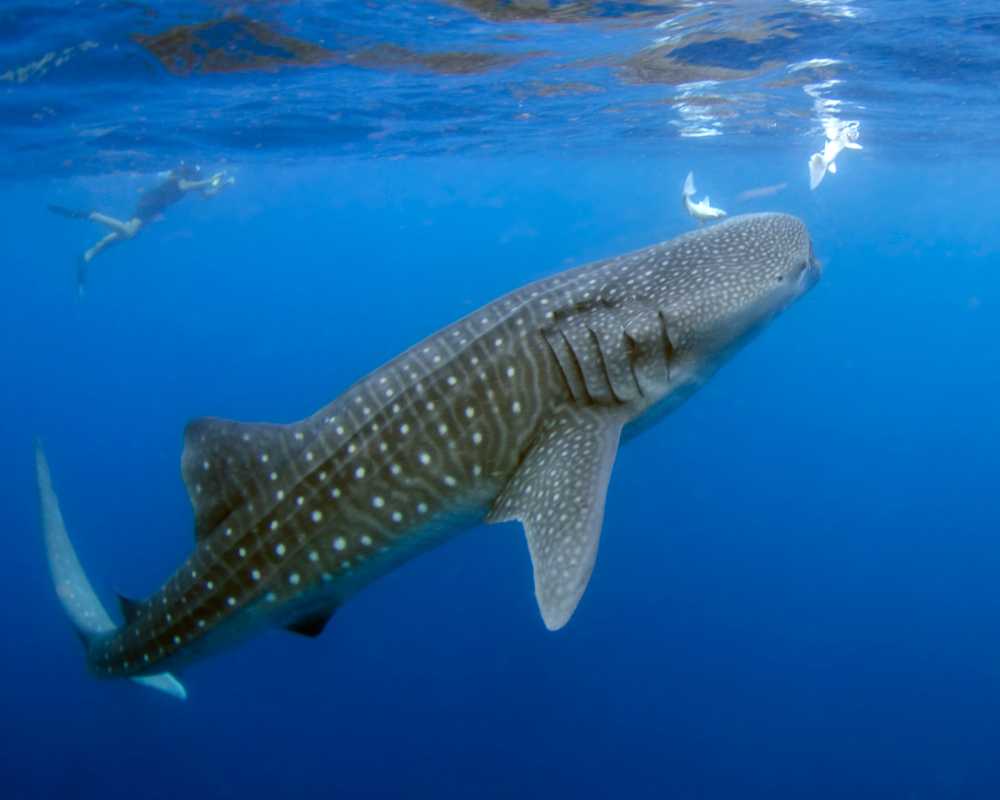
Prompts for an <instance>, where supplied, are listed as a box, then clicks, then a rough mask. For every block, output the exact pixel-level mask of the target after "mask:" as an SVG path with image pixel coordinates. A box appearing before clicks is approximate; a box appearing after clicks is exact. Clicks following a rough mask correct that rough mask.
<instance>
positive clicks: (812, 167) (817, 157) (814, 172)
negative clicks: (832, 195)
mask: <svg viewBox="0 0 1000 800" xmlns="http://www.w3.org/2000/svg"><path fill="white" fill-rule="evenodd" d="M826 167H827V164H826V161H824V160H823V154H822V153H813V154H812V156H811V157H810V158H809V188H810V189H815V188H816V187H817V186H819V185H820V183H821V182H822V181H823V176H824V175H826Z"/></svg>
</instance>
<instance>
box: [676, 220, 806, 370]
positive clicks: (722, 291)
mask: <svg viewBox="0 0 1000 800" xmlns="http://www.w3.org/2000/svg"><path fill="white" fill-rule="evenodd" d="M666 270H667V272H668V273H669V275H668V280H667V281H666V286H667V287H668V288H669V294H668V296H667V297H666V298H665V299H664V302H663V304H662V306H663V307H664V309H665V311H666V313H667V319H668V320H669V325H670V338H671V343H672V344H673V345H674V348H675V350H676V352H677V355H678V356H680V357H682V358H684V357H686V358H692V359H696V360H697V361H698V362H699V363H702V364H706V363H713V362H718V361H720V360H721V358H722V357H724V356H725V355H727V354H728V353H730V352H732V351H733V350H735V349H736V348H738V347H739V346H740V345H742V344H743V343H744V342H745V341H746V340H747V339H748V338H750V337H751V336H752V335H753V334H754V333H756V332H757V331H759V330H760V329H761V328H763V326H764V325H766V324H767V323H768V322H770V321H771V320H772V319H773V318H774V317H775V316H777V315H778V314H779V313H780V312H781V311H782V310H783V309H785V308H787V307H788V306H789V305H790V304H791V303H792V302H794V301H795V300H797V299H798V298H799V297H801V296H802V295H803V294H805V293H806V292H807V291H808V290H809V289H811V288H812V287H813V286H814V285H815V284H816V282H817V281H818V280H819V277H820V265H819V262H818V261H817V260H816V258H815V256H814V255H813V248H812V242H811V241H810V239H809V232H808V231H807V230H806V226H805V225H804V224H803V223H802V221H801V220H799V219H798V218H796V217H793V216H790V215H788V214H751V215H746V216H740V217H733V218H732V219H730V220H727V221H726V222H722V223H719V224H718V225H713V226H712V227H710V228H706V229H704V230H701V231H696V232H695V233H692V234H689V235H687V236H684V237H681V238H680V239H678V240H677V241H676V243H675V244H674V246H673V247H672V248H671V251H670V258H669V259H668V264H667V266H666Z"/></svg>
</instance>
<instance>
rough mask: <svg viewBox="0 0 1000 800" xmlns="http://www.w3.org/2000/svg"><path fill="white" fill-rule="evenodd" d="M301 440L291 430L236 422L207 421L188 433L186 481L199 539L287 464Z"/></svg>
mask: <svg viewBox="0 0 1000 800" xmlns="http://www.w3.org/2000/svg"><path fill="white" fill-rule="evenodd" d="M295 443H296V442H295V439H294V438H293V436H292V431H291V429H290V428H289V426H286V425H270V424H266V423H244V422H232V421H230V420H225V419H216V418H213V417H203V418H201V419H196V420H193V421H192V422H190V423H189V424H188V426H187V428H186V429H185V431H184V453H183V455H182V456H181V475H182V476H183V478H184V485H185V486H187V490H188V497H189V498H190V499H191V506H192V508H193V509H194V526H195V538H196V539H197V540H198V541H201V540H202V539H203V538H205V537H206V536H208V535H209V534H210V533H212V531H214V530H215V529H216V528H217V527H218V526H219V525H220V524H221V523H222V521H223V520H225V518H226V517H227V516H229V513H230V512H231V511H232V510H233V509H234V508H237V507H239V506H241V505H243V504H244V503H245V502H247V501H250V500H252V499H253V498H251V497H249V496H248V494H250V493H252V491H253V487H255V486H260V485H261V484H262V483H263V482H264V480H266V479H265V478H263V477H262V476H267V475H270V474H271V473H272V472H273V471H274V469H275V464H276V462H277V461H278V460H279V459H280V460H285V458H286V457H287V456H288V455H289V452H290V451H291V450H292V449H294V448H293V445H294V444H295Z"/></svg>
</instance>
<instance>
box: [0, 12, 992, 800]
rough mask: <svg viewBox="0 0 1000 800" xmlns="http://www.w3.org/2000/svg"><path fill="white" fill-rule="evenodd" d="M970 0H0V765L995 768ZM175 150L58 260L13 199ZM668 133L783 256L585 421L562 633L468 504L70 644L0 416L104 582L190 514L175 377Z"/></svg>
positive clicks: (177, 781)
mask: <svg viewBox="0 0 1000 800" xmlns="http://www.w3.org/2000/svg"><path fill="white" fill-rule="evenodd" d="M998 34H1000V17H998V16H995V15H992V14H991V13H989V10H988V9H987V8H986V6H985V4H984V5H983V7H978V6H977V5H976V4H969V3H960V2H929V1H928V0H923V1H922V2H918V3H912V4H906V7H905V10H904V9H903V8H902V6H900V4H895V3H891V2H887V0H872V1H871V2H848V1H847V0H844V1H843V2H840V3H836V2H820V0H812V1H811V2H805V0H802V1H801V2H760V3H726V2H711V3H685V2H670V3H657V2H642V3H638V2H635V3H612V2H608V3H597V2H582V1H581V2H535V1H534V0H532V1H531V2H529V1H528V0H520V1H518V0H510V2H487V0H476V1H475V2H473V1H471V0H470V1H469V2H458V1H456V2H450V3H413V4H405V5H403V4H394V3H381V2H371V3H364V4H360V3H347V2H329V3H308V4H294V3H293V4H284V3H267V2H260V3H244V4H241V5H239V6H238V7H237V6H234V7H229V6H228V5H227V4H225V3H220V2H195V1H194V0H184V2H172V3H160V4H146V5H144V4H139V3H106V4H78V5H76V6H72V7H71V9H67V8H66V6H65V4H63V3H56V2H35V3H31V4H27V3H20V2H13V3H8V4H5V6H4V8H3V9H2V10H0V128H2V131H3V136H2V139H0V147H2V149H3V156H2V159H0V174H2V176H3V178H2V183H0V209H2V211H3V213H2V215H0V219H2V223H0V224H2V232H3V237H2V240H3V242H4V248H5V253H4V258H3V263H4V266H5V269H4V283H3V296H4V299H3V303H2V307H3V313H2V315H0V326H2V327H0V348H2V351H0V352H2V361H3V365H4V369H3V374H4V377H5V385H6V387H7V390H6V391H5V392H3V394H2V395H0V403H2V406H0V436H2V439H3V441H4V442H5V447H4V448H3V453H4V457H3V460H2V477H3V485H4V486H5V488H6V491H5V496H6V508H7V509H8V515H7V527H8V536H7V547H6V549H5V555H6V557H5V558H4V559H3V560H2V563H0V576H2V580H0V600H2V604H3V605H2V607H3V608H4V609H6V613H5V614H4V620H5V623H6V625H5V631H4V641H5V646H4V657H3V659H2V660H0V687H2V688H0V696H2V699H3V703H2V705H3V712H2V714H0V736H2V744H3V746H2V749H0V787H2V789H0V791H2V792H3V795H4V796H5V797H11V798H21V797H24V798H34V797H51V796H55V795H57V794H61V795H64V796H73V797H100V798H102V800H107V799H109V798H117V797H130V798H134V797H143V798H174V797H178V796H192V797H212V798H216V797H218V798H228V797H243V798H245V797H258V796H259V797H264V796H275V795H278V796H303V797H304V796H336V797H424V796H426V797H434V798H436V799H438V798H445V797H461V798H466V797H490V798H492V797H497V798H500V797H512V796H518V797H536V796H537V797H541V796H546V797H609V796H621V797H629V798H645V797H650V798H654V797H655V798H663V797H672V798H674V797H675V798H726V800H729V799H730V798H758V797H759V798H768V800H773V799H774V798H800V797H811V798H844V797H848V796H849V797H872V798H876V797H877V798H887V797H891V798H897V797H898V798H977V799H978V798H995V797H997V796H1000V766H998V762H997V758H996V754H997V752H998V749H1000V730H998V727H997V722H996V720H997V719H998V718H1000V623H998V620H1000V591H998V588H997V587H998V583H1000V582H998V576H1000V546H998V543H997V540H996V532H997V530H998V523H1000V512H998V510H997V504H996V496H997V492H996V478H997V475H998V473H1000V455H998V452H1000V448H998V445H1000V424H998V422H997V419H996V407H997V403H996V399H995V398H996V397H997V394H998V390H1000V349H998V348H997V346H996V342H997V341H998V339H1000V313H998V309H1000V274H998V272H997V269H998V263H1000V233H998V229H997V225H996V213H997V209H998V208H1000V206H998V203H997V200H996V186H997V184H998V179H1000V162H998V161H997V159H996V153H997V130H1000V127H998V125H997V122H998V116H1000V115H998V109H1000V104H998V102H997V89H996V86H997V78H998V77H1000V55H998V54H1000V49H998V48H1000V41H998V39H997V35H998ZM851 121H857V122H859V123H860V131H861V136H860V139H859V141H860V143H861V144H862V145H863V148H864V149H863V150H846V151H844V153H842V154H841V155H840V157H839V158H838V160H837V164H838V167H839V169H838V172H837V174H835V175H827V176H826V178H825V179H824V180H823V182H822V184H821V185H820V186H819V187H818V188H817V189H816V190H815V191H810V189H809V185H808V171H807V168H806V164H807V160H808V158H809V156H810V154H812V153H814V152H816V151H818V150H822V147H823V143H824V140H825V135H824V128H825V127H827V128H828V127H829V126H830V124H831V123H846V122H851ZM181 159H184V160H187V161H188V162H197V163H199V164H201V165H202V166H203V169H204V170H205V171H206V172H211V171H214V170H216V169H226V170H228V171H229V172H230V173H231V174H232V175H234V176H235V178H236V184H235V185H234V186H232V187H230V188H227V189H226V190H225V191H224V192H222V193H220V194H219V195H218V196H216V197H214V198H211V199H204V198H201V197H191V198H187V199H185V200H183V201H182V202H181V203H178V204H177V205H176V206H174V207H172V208H170V209H169V210H168V211H167V212H166V213H165V215H164V217H163V219H161V220H158V221H156V222H155V223H153V224H151V225H150V226H149V227H148V229H147V230H143V231H141V232H140V234H139V235H138V236H137V237H136V238H135V239H134V240H133V241H129V242H125V243H122V244H120V245H118V246H116V247H115V248H112V249H109V250H108V251H107V252H106V253H104V254H102V255H101V256H99V257H98V258H97V259H96V260H95V261H94V263H93V265H92V268H91V270H90V276H89V281H88V285H87V293H86V295H85V296H84V297H83V298H82V299H81V298H79V297H78V296H77V293H76V287H75V283H74V281H75V272H76V265H77V258H78V256H79V254H80V253H81V252H82V251H83V250H84V249H85V248H87V247H89V246H90V245H91V244H93V242H94V241H95V240H96V239H97V238H98V237H99V236H100V235H103V231H102V230H101V229H99V228H98V227H97V226H96V225H93V224H92V223H88V222H83V221H72V220H65V219H62V218H60V217H57V216H54V215H52V214H50V213H49V212H48V211H47V210H46V206H47V205H48V204H51V203H57V204H60V205H65V206H68V207H74V208H77V207H78V208H98V209H101V210H102V211H106V213H110V214H113V215H116V216H121V217H126V216H128V214H129V212H130V210H131V208H132V206H133V205H134V203H135V200H136V197H137V196H138V193H139V192H140V191H141V190H142V189H146V188H149V187H151V186H154V185H156V183H157V182H158V178H157V173H158V172H161V171H163V170H167V169H170V168H171V167H172V166H174V165H175V164H176V163H177V162H178V161H179V160H181ZM689 170H694V171H695V173H696V177H697V179H698V184H699V197H700V196H701V195H702V194H703V193H708V194H710V195H711V197H712V202H713V205H716V206H721V207H723V208H725V209H726V210H727V211H729V212H730V213H734V214H735V213H741V212H752V211H764V210H778V211H785V212H789V213H793V214H796V215H798V216H800V217H801V218H802V219H803V220H804V221H805V222H806V224H807V225H808V226H809V229H810V231H811V233H812V236H813V240H814V243H815V247H816V251H817V255H818V256H819V258H820V259H821V260H822V261H823V263H824V276H823V279H822V281H821V282H820V284H819V285H818V286H817V287H816V288H815V289H814V290H813V291H812V292H811V293H810V294H809V295H807V296H806V297H804V298H803V299H801V300H800V301H798V302H797V303H796V304H795V305H794V306H793V307H792V308H790V309H789V310H788V311H787V312H786V313H785V314H784V315H783V316H782V317H781V318H779V319H778V320H777V321H775V323H774V324H773V325H772V326H771V327H770V328H769V329H768V330H767V331H765V332H764V334H763V335H762V336H761V337H760V338H759V339H758V340H756V341H754V342H753V343H751V345H750V346H749V347H748V348H747V349H746V350H745V351H744V352H741V353H740V354H738V356H737V357H736V358H735V359H734V360H733V362H732V363H731V364H729V365H728V366H727V367H726V368H724V369H723V370H722V371H721V372H720V373H719V374H718V375H717V376H716V377H715V378H714V379H713V381H712V382H710V383H709V384H708V385H707V386H706V387H705V388H704V389H702V390H701V391H700V392H699V393H698V394H697V395H695V396H694V397H693V398H692V399H691V401H690V402H689V403H688V404H687V405H685V406H684V407H683V408H681V409H680V410H679V411H678V412H676V413H675V414H673V415H671V416H670V417H668V418H666V419H665V420H663V421H662V422H661V423H660V424H659V425H658V426H656V427H655V428H653V429H651V430H650V431H648V432H646V433H645V434H643V435H642V436H640V437H638V438H636V439H635V440H634V441H632V442H630V443H628V444H627V445H626V446H625V447H624V448H623V449H622V452H621V453H620V455H619V458H618V461H617V464H616V467H615V473H614V475H613V478H612V482H611V488H610V492H609V497H608V503H607V509H606V518H605V522H604V529H603V536H602V540H601V548H600V556H599V558H598V562H597V567H596V570H595V572H594V575H593V578H592V580H591V583H590V586H589V588H588V591H587V593H586V595H585V596H584V599H583V601H582V603H581V605H580V608H579V609H578V610H577V612H576V614H575V616H574V618H573V619H572V621H571V622H570V624H569V625H568V626H567V627H566V628H564V629H563V630H561V631H559V632H557V633H549V632H547V631H546V630H545V629H544V627H543V625H542V623H541V621H540V619H539V616H538V612H537V609H536V607H535V601H534V597H533V594H532V583H531V566H530V563H529V559H528V555H527V552H526V547H525V545H524V541H523V536H522V535H521V533H520V530H519V529H518V528H517V526H515V525H504V526H489V527H486V526H481V527H477V528H474V529H472V530H470V531H469V532H467V533H465V534H463V535H462V536H460V537H458V538H456V539H454V540H452V541H450V542H448V543H447V544H446V545H444V546H442V547H440V548H438V549H436V550H433V551H431V552H430V553H428V554H426V555H423V556H421V557H420V558H418V559H416V560H414V561H412V562H410V563H409V564H407V565H406V566H404V567H403V568H401V569H399V570H397V571H395V572H393V573H391V574H390V575H388V576H387V577H385V578H383V579H381V580H380V581H378V582H377V583H375V584H374V585H372V586H371V587H369V588H368V589H366V590H365V591H363V592H362V593H360V594H359V595H358V596H357V597H356V598H354V599H353V600H352V601H351V602H350V603H349V604H348V605H346V606H345V607H344V608H343V609H341V610H340V611H339V612H338V613H337V615H336V616H335V617H334V619H333V620H332V621H331V624H330V625H329V627H328V628H327V630H326V632H325V633H324V634H323V636H321V637H319V638H318V639H314V640H309V639H304V638H301V637H297V636H293V635H291V634H289V633H286V632H284V631H275V632H269V633H266V634H264V635H262V636H259V637H257V638H255V639H253V640H251V641H249V642H248V643H246V644H245V645H242V646H240V647H239V648H237V649H234V650H230V651H227V652H224V653H221V654H219V655H217V656H215V657H213V658H211V659H208V660H205V661H204V662H201V663H199V664H197V665H195V666H192V667H191V668H190V669H189V670H187V671H186V672H185V674H184V676H183V678H184V681H185V684H186V685H187V687H188V691H189V693H190V697H189V700H188V701H187V702H186V703H184V704H180V703H177V702H176V701H174V700H172V699H170V698H168V697H165V696H163V695H159V694H156V693H153V692H149V691H147V690H144V689H142V688H139V687H137V686H135V685H133V684H130V683H127V682H99V681H97V680H95V679H93V678H92V677H91V676H90V675H88V674H87V672H86V669H85V666H84V661H83V654H82V651H81V648H80V645H79V642H78V641H77V639H76V637H75V635H74V634H73V632H72V630H71V627H70V625H69V623H68V622H67V621H66V619H65V618H64V615H63V613H62V610H61V608H60V606H59V603H58V601H57V599H56V597H55V594H54V592H53V591H52V586H51V581H50V578H49V575H48V569H47V566H46V564H45V557H44V551H43V547H42V542H41V533H40V528H39V518H38V510H37V499H36V488H35V485H34V473H33V462H32V458H33V457H32V447H33V441H34V439H35V437H41V438H42V440H43V441H44V443H45V446H46V449H47V452H48V456H49V459H50V461H51V464H52V469H53V473H54V477H55V482H56V488H57V490H58V491H59V494H60V498H61V500H62V504H63V512H64V514H65V517H66V521H67V525H68V527H69V530H70V533H71V534H72V536H73V539H74V541H75V543H76V545H77V547H78V550H79V552H80V557H81V559H82V560H83V562H84V564H85V566H86V567H87V569H88V572H89V573H90V575H91V578H92V579H93V581H94V583H95V585H96V586H97V587H98V589H99V591H100V592H101V593H102V596H103V597H105V598H106V599H107V600H109V601H110V599H111V597H112V590H118V591H121V592H123V593H125V594H129V595H134V596H142V595H144V594H146V593H149V592H150V591H152V590H153V589H155V588H156V587H157V586H158V585H159V584H160V583H161V582H162V581H163V580H164V578H166V577H167V576H168V575H169V574H170V573H171V572H172V571H173V569H174V568H175V567H176V565H177V564H179V563H180V562H181V561H182V560H183V559H184V558H185V557H186V555H187V553H188V552H189V550H190V548H191V544H192V537H191V513H190V507H189V504H188V500H187V497H186V494H185V490H184V487H183V485H182V483H181V480H180V475H179V458H180V451H181V433H182V431H183V427H184V425H185V423H186V422H187V421H188V420H190V419H192V418H194V417H198V416H203V415H213V416H220V417H227V418H234V419H241V420H270V421H279V422H287V421H292V420H295V419H299V418H301V417H303V416H305V415H307V414H310V413H312V412H313V411H314V410H315V409H317V408H319V407H320V406H322V405H323V404H325V403H326V402H328V401H329V400H330V399H332V398H333V397H335V396H336V395H337V394H338V393H339V392H341V391H343V390H344V389H345V388H346V387H347V386H349V385H350V384H351V383H352V382H353V381H355V380H356V379H358V378H359V377H361V376H363V375H364V374H366V373H367V372H368V371H370V370H371V369H373V368H375V367H376V366H378V365H379V364H381V363H383V362H385V361H386V360H388V359H389V358H391V357H392V356H394V355H396V354H397V353H398V352H400V351H401V350H403V349H405V348H406V347H408V346H409V345H411V344H412V343H413V342H415V341H416V340H418V339H419V338H421V337H423V336H425V335H427V334H429V333H432V332H433V331H434V330H436V329H437V328H439V327H441V326H443V325H445V324H447V323H449V322H451V321H453V320H454V319H456V318H458V317H459V316H461V315H463V314H465V313H467V312H469V311H471V310H473V309H475V308H476V307H477V306H479V305H481V304H483V303H486V302H488V301H489V300H491V299H493V298H494V297H496V296H497V295H499V294H501V293H503V292H505V291H508V290H510V289H512V288H515V287H517V286H519V285H521V284H523V283H525V282H528V281H530V280H534V279H536V278H539V277H542V276H545V275H548V274H551V273H552V272H554V271H557V270H559V269H563V268H566V267H568V266H573V265H578V264H583V263H586V262H587V261H589V260H593V259H597V258H604V257H608V256H611V255H615V254H618V253H621V252H625V251H628V250H631V249H634V248H638V247H643V246H646V245H648V244H651V243H653V242H656V241H660V240H663V239H667V238H670V237H673V236H675V235H678V234H680V233H683V232H686V231H688V230H691V229H692V228H694V227H696V223H695V222H693V221H692V220H691V219H690V218H688V217H687V216H685V214H684V213H683V210H682V208H681V203H680V186H681V183H682V181H683V179H684V176H685V174H686V173H687V172H688V171H689ZM782 184H785V186H784V187H782ZM761 187H770V189H769V191H768V192H765V193H764V194H763V196H756V197H754V196H747V195H745V194H744V193H746V192H747V191H748V190H750V191H752V190H755V189H760V188H761ZM109 604H110V602H109Z"/></svg>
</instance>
